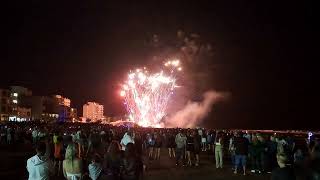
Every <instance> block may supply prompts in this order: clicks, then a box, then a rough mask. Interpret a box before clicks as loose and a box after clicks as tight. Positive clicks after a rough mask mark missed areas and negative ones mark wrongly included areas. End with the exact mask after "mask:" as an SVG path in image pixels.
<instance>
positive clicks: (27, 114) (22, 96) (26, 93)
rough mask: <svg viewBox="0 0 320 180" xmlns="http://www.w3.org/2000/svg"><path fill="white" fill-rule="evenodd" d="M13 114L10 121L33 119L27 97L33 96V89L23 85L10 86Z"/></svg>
mask: <svg viewBox="0 0 320 180" xmlns="http://www.w3.org/2000/svg"><path fill="white" fill-rule="evenodd" d="M10 91H11V94H10V103H11V108H12V111H11V114H10V116H9V121H29V120H30V119H31V108H30V107H28V104H27V103H26V99H27V98H28V97H31V96H32V91H31V90H29V89H28V88H25V87H21V86H11V87H10Z"/></svg>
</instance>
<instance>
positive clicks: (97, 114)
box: [83, 102, 104, 122]
mask: <svg viewBox="0 0 320 180" xmlns="http://www.w3.org/2000/svg"><path fill="white" fill-rule="evenodd" d="M103 111H104V108H103V105H101V104H99V103H96V102H87V103H86V104H84V105H83V117H84V118H86V119H89V120H91V121H93V122H95V121H98V120H103V119H104V115H103Z"/></svg>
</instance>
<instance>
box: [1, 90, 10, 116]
mask: <svg viewBox="0 0 320 180" xmlns="http://www.w3.org/2000/svg"><path fill="white" fill-rule="evenodd" d="M10 101H11V95H10V90H8V89H0V121H7V120H9V116H10V114H11V111H12V107H11V102H10Z"/></svg>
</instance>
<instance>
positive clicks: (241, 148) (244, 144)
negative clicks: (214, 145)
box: [234, 134, 249, 175]
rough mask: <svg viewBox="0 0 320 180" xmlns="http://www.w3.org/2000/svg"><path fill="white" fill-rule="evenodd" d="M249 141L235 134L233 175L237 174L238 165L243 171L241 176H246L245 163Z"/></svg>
mask: <svg viewBox="0 0 320 180" xmlns="http://www.w3.org/2000/svg"><path fill="white" fill-rule="evenodd" d="M248 148H249V141H248V139H247V138H245V137H243V136H242V134H236V137H235V138H234V149H235V167H234V174H237V172H238V168H240V165H241V167H242V169H243V175H246V163H247V156H248Z"/></svg>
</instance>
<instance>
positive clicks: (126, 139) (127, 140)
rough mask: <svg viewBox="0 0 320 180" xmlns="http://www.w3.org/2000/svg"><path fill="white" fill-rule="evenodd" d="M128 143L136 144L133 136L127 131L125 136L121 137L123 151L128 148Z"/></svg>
mask: <svg viewBox="0 0 320 180" xmlns="http://www.w3.org/2000/svg"><path fill="white" fill-rule="evenodd" d="M128 143H133V144H134V139H133V138H132V137H131V136H129V135H128V133H125V134H124V135H123V138H122V139H121V142H120V144H121V146H122V147H121V149H122V150H123V151H125V150H126V146H127V144H128Z"/></svg>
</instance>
